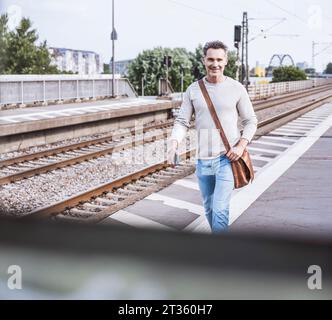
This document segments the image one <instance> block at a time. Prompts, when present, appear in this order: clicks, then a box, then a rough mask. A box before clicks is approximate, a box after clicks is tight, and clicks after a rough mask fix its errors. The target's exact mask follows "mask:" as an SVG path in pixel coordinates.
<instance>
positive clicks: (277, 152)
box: [248, 146, 283, 154]
mask: <svg viewBox="0 0 332 320" xmlns="http://www.w3.org/2000/svg"><path fill="white" fill-rule="evenodd" d="M248 149H249V151H250V150H252V151H260V152H265V153H274V154H280V153H282V152H283V151H277V150H270V149H263V148H256V147H251V146H249V147H248Z"/></svg>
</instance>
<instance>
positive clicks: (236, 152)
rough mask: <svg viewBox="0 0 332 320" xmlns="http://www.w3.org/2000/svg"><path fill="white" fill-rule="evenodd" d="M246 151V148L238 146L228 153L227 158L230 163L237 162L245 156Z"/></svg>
mask: <svg viewBox="0 0 332 320" xmlns="http://www.w3.org/2000/svg"><path fill="white" fill-rule="evenodd" d="M244 149H245V148H244V147H242V146H240V145H237V146H235V147H233V148H232V149H231V150H229V151H228V152H227V154H226V157H227V158H228V159H229V160H230V161H237V160H239V159H240V158H241V156H242V155H243V152H244Z"/></svg>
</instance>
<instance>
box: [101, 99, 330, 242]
mask: <svg viewBox="0 0 332 320" xmlns="http://www.w3.org/2000/svg"><path fill="white" fill-rule="evenodd" d="M331 127H332V103H327V104H324V105H323V106H321V107H319V108H317V109H315V110H312V111H310V112H308V113H306V114H305V115H303V116H301V117H299V118H297V119H295V120H293V121H291V122H289V123H287V124H285V125H283V126H282V127H280V128H278V129H276V130H274V131H272V132H270V133H269V134H267V135H264V136H262V137H260V138H259V139H257V140H255V141H253V142H252V143H251V144H250V146H249V148H248V149H249V151H250V153H251V156H252V160H253V164H254V169H255V172H256V177H255V180H254V182H253V183H252V184H250V185H249V186H246V187H245V188H242V189H240V190H235V191H234V194H233V197H232V200H231V208H230V230H231V231H232V230H241V231H248V232H251V231H263V232H269V231H271V232H273V233H288V234H292V235H294V234H297V233H298V234H305V235H308V234H309V233H310V234H318V235H319V236H328V235H329V234H331V231H332V211H331V191H332V189H331V186H330V181H331V179H332V161H331V160H332V157H331V154H332V140H331V139H330V138H331V137H332V128H331ZM193 163H194V162H193ZM101 224H120V225H121V224H125V225H129V226H132V227H148V228H159V229H164V230H178V231H180V230H181V231H189V232H203V233H210V232H211V231H210V228H209V226H208V223H207V221H206V218H205V215H204V208H203V206H202V200H201V195H200V191H199V188H198V183H197V178H196V176H195V174H192V175H190V176H188V177H186V178H183V179H181V180H178V181H176V182H175V183H173V184H172V185H170V186H169V187H167V188H165V189H163V190H161V191H159V192H157V193H153V194H151V195H149V196H148V197H146V198H145V199H143V200H141V201H139V202H137V203H135V204H133V205H131V206H129V207H127V208H126V209H124V210H120V211H118V212H116V213H115V214H113V215H111V216H110V217H108V218H106V219H105V220H103V221H102V222H101Z"/></svg>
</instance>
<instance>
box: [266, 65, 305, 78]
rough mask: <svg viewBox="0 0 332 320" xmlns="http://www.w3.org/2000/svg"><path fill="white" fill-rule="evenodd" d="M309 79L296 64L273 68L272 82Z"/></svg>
mask: <svg viewBox="0 0 332 320" xmlns="http://www.w3.org/2000/svg"><path fill="white" fill-rule="evenodd" d="M299 80H307V75H306V74H305V72H304V71H303V70H301V69H299V68H297V67H294V66H286V67H279V68H276V69H274V70H273V79H272V82H285V81H299Z"/></svg>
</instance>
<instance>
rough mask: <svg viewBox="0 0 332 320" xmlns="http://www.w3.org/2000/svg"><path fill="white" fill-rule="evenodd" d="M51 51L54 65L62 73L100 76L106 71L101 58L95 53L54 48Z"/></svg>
mask: <svg viewBox="0 0 332 320" xmlns="http://www.w3.org/2000/svg"><path fill="white" fill-rule="evenodd" d="M49 51H50V53H51V55H52V63H53V64H54V65H56V66H57V68H58V69H59V70H60V71H71V72H74V73H78V74H100V73H102V72H103V70H104V68H103V63H102V62H101V58H100V56H99V55H98V54H97V53H95V52H92V51H83V50H73V49H65V48H54V47H51V48H49Z"/></svg>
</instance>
